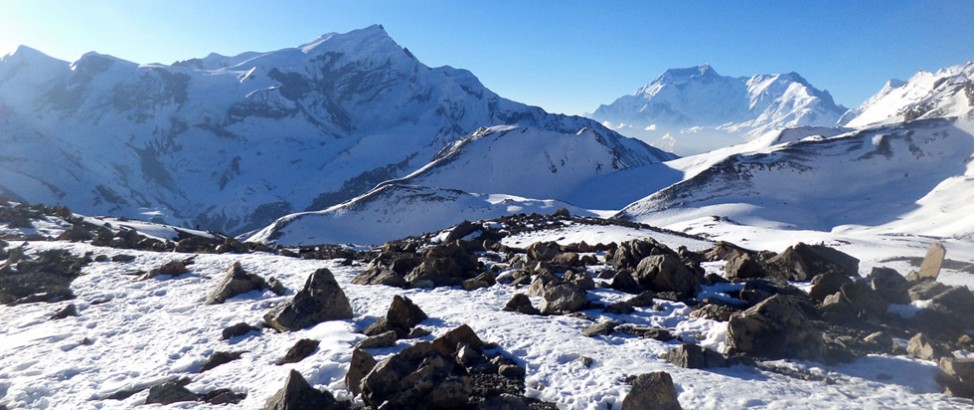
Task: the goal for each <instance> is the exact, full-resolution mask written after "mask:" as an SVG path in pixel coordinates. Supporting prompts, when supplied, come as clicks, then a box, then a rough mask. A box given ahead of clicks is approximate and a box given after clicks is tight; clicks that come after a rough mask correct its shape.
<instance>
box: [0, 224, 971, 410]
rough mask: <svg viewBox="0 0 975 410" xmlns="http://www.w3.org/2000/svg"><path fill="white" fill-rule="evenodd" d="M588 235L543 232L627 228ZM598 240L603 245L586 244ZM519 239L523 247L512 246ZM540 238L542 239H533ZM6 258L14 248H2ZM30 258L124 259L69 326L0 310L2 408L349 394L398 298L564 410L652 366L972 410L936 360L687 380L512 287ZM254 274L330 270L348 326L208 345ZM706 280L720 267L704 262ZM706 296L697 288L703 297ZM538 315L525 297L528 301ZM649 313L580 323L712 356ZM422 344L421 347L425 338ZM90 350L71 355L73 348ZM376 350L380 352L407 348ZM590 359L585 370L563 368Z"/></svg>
mask: <svg viewBox="0 0 975 410" xmlns="http://www.w3.org/2000/svg"><path fill="white" fill-rule="evenodd" d="M595 229H597V230H592V231H588V232H583V230H582V229H581V228H580V229H576V230H573V229H572V228H571V227H570V228H569V229H567V230H566V231H563V232H560V233H555V235H557V237H555V239H558V237H561V236H564V237H565V239H564V240H570V239H568V238H573V240H574V239H575V238H578V239H580V240H586V241H587V242H589V243H597V242H604V241H605V240H607V239H608V238H612V240H618V239H624V238H628V237H630V236H632V235H635V233H634V232H632V231H630V232H625V231H624V230H603V231H598V227H596V228H595ZM599 232H601V233H599ZM650 236H653V237H654V238H656V239H658V240H660V241H662V242H664V243H666V244H668V245H669V246H674V247H676V246H678V245H681V244H683V245H688V246H693V247H699V246H701V245H702V243H700V241H698V243H697V244H694V243H691V242H688V240H687V239H686V238H683V237H679V236H675V235H659V234H653V233H651V234H650ZM513 239H514V240H516V241H517V240H521V241H522V243H524V241H526V240H528V239H529V238H528V237H527V236H523V237H520V239H516V238H513ZM532 239H548V238H532ZM11 245H12V246H17V245H20V243H12V244H11ZM27 246H28V248H29V250H30V252H35V251H39V250H44V249H51V248H63V249H68V250H70V251H71V252H72V253H73V254H76V255H81V254H84V253H86V252H93V253H94V254H95V255H108V256H112V255H116V254H120V253H125V254H130V255H134V256H136V259H135V260H134V261H132V262H129V263H107V262H105V263H99V262H94V263H92V264H90V265H88V266H87V267H86V268H85V269H84V275H83V276H81V277H80V278H78V279H76V280H75V282H74V283H73V285H72V289H73V291H74V293H75V294H76V295H77V299H76V300H74V301H72V303H75V304H76V305H77V307H78V311H79V316H78V317H68V318H66V319H62V320H57V321H49V320H47V319H48V317H49V316H50V315H51V314H53V313H54V312H55V311H57V310H58V309H60V308H61V307H63V306H64V305H65V304H67V303H68V302H59V303H53V304H46V303H34V304H24V305H18V306H4V307H3V308H2V309H0V404H3V405H6V406H7V407H8V408H11V409H21V408H24V409H26V408H32V409H33V408H42V409H43V408H46V409H69V408H70V409H90V408H92V409H93V408H99V409H127V408H133V407H136V406H138V405H140V404H141V403H142V402H143V401H144V400H145V397H146V392H142V393H138V394H135V395H133V396H131V397H129V398H127V399H124V400H101V399H102V398H104V397H106V396H108V395H110V394H112V393H114V392H116V391H119V390H124V389H128V388H132V387H135V386H147V385H150V384H154V383H157V382H160V381H162V380H164V379H168V378H171V377H176V376H189V377H190V378H191V379H192V382H191V383H190V384H189V385H188V386H187V387H188V388H189V389H190V390H191V391H194V392H206V391H210V390H213V389H217V388H230V389H232V390H234V391H236V392H245V393H247V395H248V396H247V398H246V399H245V400H244V401H243V402H241V403H240V405H239V406H240V408H247V409H258V408H261V407H262V406H263V404H264V401H265V400H266V399H267V398H268V397H270V396H271V395H272V394H273V393H274V392H275V391H276V390H278V389H279V388H280V387H281V386H283V383H284V378H285V377H286V375H287V373H288V371H289V369H292V368H294V369H296V370H298V371H299V372H301V373H302V374H303V375H304V376H305V377H306V378H307V379H308V380H309V382H310V383H311V384H313V385H315V386H317V387H319V388H327V389H328V390H329V391H330V392H332V393H333V394H334V395H336V396H337V397H340V398H342V397H348V395H347V393H345V391H344V385H343V383H344V382H343V380H342V379H343V376H344V375H345V372H346V370H347V368H348V363H349V360H350V358H351V352H352V344H353V343H354V342H355V341H356V340H358V339H360V338H362V337H363V336H362V335H360V334H357V333H355V330H356V329H357V328H362V327H364V326H365V325H367V324H369V323H371V321H372V320H374V319H375V318H376V317H378V316H381V315H383V314H384V312H385V310H386V309H387V307H388V306H389V303H390V301H391V300H392V297H393V296H394V295H397V294H403V295H406V296H408V297H409V298H411V299H412V300H413V301H414V302H415V303H416V304H417V305H418V306H420V307H421V308H422V309H423V310H424V311H425V312H426V313H427V314H428V315H429V316H430V319H428V320H426V321H424V322H423V323H421V326H423V327H426V328H428V329H431V330H432V331H433V336H436V335H439V334H442V333H443V332H445V331H447V330H449V329H451V328H453V327H455V326H457V325H460V324H462V323H467V324H468V325H470V326H471V327H472V328H473V329H474V330H475V331H476V332H477V334H478V335H479V336H480V337H481V338H482V339H484V340H486V341H493V342H497V343H498V344H499V345H500V347H501V348H502V349H503V350H504V351H506V352H508V353H510V354H512V355H513V356H515V357H516V358H517V359H518V360H520V361H523V363H524V364H525V366H526V367H527V372H528V373H527V390H528V395H530V396H534V397H537V398H540V399H543V400H547V401H554V402H556V403H558V405H559V406H560V408H565V409H619V408H620V404H621V401H622V398H623V397H624V396H625V395H626V393H627V391H628V389H629V387H628V386H627V385H626V384H624V383H623V379H624V377H625V376H626V375H633V374H640V373H644V372H649V371H656V370H665V371H667V372H670V373H671V374H672V375H673V378H674V382H675V385H676V386H677V391H678V393H679V399H680V402H681V404H682V405H683V406H684V408H688V409H708V408H712V409H718V408H720V409H735V408H768V409H772V408H796V409H822V408H837V409H841V408H850V409H852V408H901V409H915V408H943V409H949V408H970V407H971V403H970V402H964V401H954V400H952V399H949V398H947V397H946V396H944V395H942V394H941V393H940V387H939V386H938V385H937V384H936V383H935V382H934V380H933V376H934V374H935V373H936V371H937V368H936V366H935V364H934V363H931V362H925V361H921V360H915V359H909V358H904V357H893V356H868V357H864V358H861V359H858V360H857V361H855V362H852V363H849V364H843V365H836V366H825V365H821V364H818V363H813V362H784V361H783V362H776V363H773V364H774V365H777V366H783V367H788V368H794V369H800V370H803V371H804V372H807V373H810V374H814V375H819V376H823V378H828V379H829V380H830V381H831V382H830V383H825V382H823V381H807V380H799V379H796V378H792V377H789V376H785V375H782V374H779V373H775V372H767V371H761V370H758V369H756V368H753V367H744V366H735V367H731V368H724V369H708V370H692V369H683V368H678V367H675V366H672V365H670V364H667V363H666V362H665V361H663V360H661V359H659V358H658V356H659V355H660V354H662V353H664V352H666V351H667V350H669V349H671V348H674V347H675V346H676V344H677V343H678V342H676V341H673V342H666V343H665V342H660V341H656V340H653V339H642V338H636V337H631V336H622V335H619V334H614V335H612V336H600V337H596V338H589V337H585V336H583V335H582V333H581V330H582V329H583V328H584V327H586V326H587V325H588V324H590V323H591V322H588V321H586V320H583V319H578V318H574V317H571V316H529V315H523V314H518V313H513V312H503V311H501V309H500V308H501V307H502V306H503V305H504V304H505V303H506V301H507V300H509V299H510V297H511V296H512V295H513V294H514V293H516V292H518V290H517V289H515V288H513V287H510V286H506V285H501V284H498V285H494V286H491V287H488V288H482V289H478V290H474V291H470V292H468V291H464V290H460V289H457V288H438V289H434V290H403V289H399V288H392V287H385V286H360V285H354V284H351V283H350V280H351V278H352V276H353V275H355V274H356V273H357V272H359V271H360V269H362V267H361V266H341V265H340V264H339V263H338V262H337V261H333V262H328V261H317V260H302V259H297V258H288V257H282V256H275V255H270V254H249V255H205V254H201V255H197V256H196V258H195V263H194V264H193V265H191V266H190V271H191V273H189V274H185V275H182V276H179V277H174V278H170V277H158V278H155V279H149V280H145V281H138V280H136V277H134V276H129V275H126V273H129V272H132V271H136V270H149V269H152V268H154V267H157V266H159V265H161V264H163V263H165V262H168V261H171V260H178V259H183V258H186V257H187V256H188V255H186V254H175V253H154V252H141V251H123V250H116V249H111V248H99V247H93V246H90V245H87V244H79V243H65V242H32V243H30V244H29V245H27ZM237 261H239V262H241V264H242V265H243V267H244V268H245V269H246V270H248V271H251V272H253V273H257V274H259V275H262V276H264V277H269V276H274V277H276V278H278V279H280V280H281V281H282V282H284V284H285V285H286V286H288V287H289V288H290V289H296V288H299V287H300V286H301V284H302V283H303V282H304V280H305V278H306V277H307V275H308V274H310V273H311V272H312V271H314V270H316V269H318V268H321V267H328V268H329V269H331V270H332V272H333V273H334V274H335V276H336V279H337V280H338V282H339V283H340V285H341V286H342V288H343V289H344V290H345V292H346V294H347V295H348V296H349V299H350V301H351V303H352V306H353V309H354V311H355V317H354V318H353V319H352V320H346V321H332V322H325V323H322V324H319V325H316V326H313V327H310V328H307V329H304V330H301V331H297V332H291V333H283V334H275V333H273V332H271V331H269V330H265V331H264V333H263V334H260V335H258V334H256V333H251V334H249V335H246V336H242V337H236V338H232V339H230V340H221V339H220V334H221V331H222V329H224V328H225V327H228V326H230V325H232V324H235V323H238V322H241V321H244V322H247V323H250V324H255V325H256V324H258V323H259V322H260V321H261V317H262V315H263V314H264V313H265V312H266V311H267V310H268V309H269V308H270V307H271V306H273V305H275V304H278V303H281V302H283V301H284V300H286V299H287V298H288V297H289V296H275V295H274V294H273V293H270V292H264V293H259V292H256V291H255V292H251V293H247V294H244V295H241V296H238V297H235V298H232V299H231V300H229V301H228V302H227V303H225V304H222V305H204V304H203V298H204V297H205V296H206V294H207V293H208V292H210V291H211V290H212V289H213V288H214V287H215V286H216V284H217V282H218V281H219V280H220V278H221V276H222V272H223V271H224V270H225V269H226V268H227V267H229V266H230V265H231V264H233V263H234V262H237ZM706 268H707V269H708V270H711V271H715V270H717V269H720V268H719V266H717V265H715V264H709V265H707V266H706ZM707 290H708V289H705V291H707ZM625 297H626V295H624V294H621V293H618V292H615V291H611V290H597V291H593V292H590V298H593V299H598V300H601V301H605V302H614V301H618V300H622V299H624V298H625ZM534 302H535V303H536V304H537V303H538V302H539V301H538V300H535V301H534ZM658 303H659V304H660V305H661V306H662V309H661V310H660V311H654V310H651V309H649V308H638V309H637V312H636V313H634V314H632V315H627V316H625V317H622V316H621V317H616V316H615V315H607V314H603V313H602V311H601V310H590V311H586V312H585V313H587V314H588V315H591V316H593V317H596V318H597V319H598V320H607V319H615V320H624V321H627V322H631V323H637V324H647V325H650V324H652V325H658V326H662V327H666V328H669V329H670V330H671V331H672V332H673V333H674V334H675V335H679V336H681V337H683V338H685V339H687V340H699V341H701V342H702V344H704V345H705V346H708V347H711V348H717V349H720V348H721V347H722V346H723V343H724V337H725V336H724V335H725V330H726V324H724V323H720V322H714V321H710V320H707V319H690V318H689V317H688V313H689V311H690V309H689V308H688V307H687V306H685V305H683V304H681V303H677V302H669V301H663V300H658ZM431 337H432V336H429V337H427V338H428V339H429V338H431ZM301 338H313V339H318V340H321V341H322V342H321V345H320V347H319V350H318V351H317V352H316V353H315V354H313V355H312V356H310V357H308V358H306V359H305V360H303V361H301V362H299V363H296V364H288V365H283V366H276V365H275V364H274V361H276V360H277V359H278V358H280V357H282V356H283V355H284V353H285V352H286V351H287V349H288V348H289V347H290V346H291V345H292V344H294V342H295V341H297V340H299V339H301ZM86 339H87V340H88V341H89V342H90V343H88V344H85V343H82V341H84V340H86ZM407 343H408V342H407V341H400V342H398V345H397V346H396V347H394V348H388V349H377V350H373V351H372V353H373V354H375V355H378V356H382V355H386V354H390V353H392V352H395V351H397V350H399V349H401V348H402V347H404V346H406V344H407ZM216 351H243V352H245V353H244V354H243V356H242V358H241V359H240V360H236V361H232V362H230V363H227V364H224V365H221V366H219V367H216V368H214V369H212V370H209V371H207V372H205V373H199V374H197V373H194V372H195V371H196V370H197V369H198V368H199V366H200V365H201V364H202V363H203V362H204V361H205V360H206V359H207V357H209V355H210V354H212V353H213V352H216ZM582 356H586V357H589V358H591V359H593V365H592V366H591V367H589V368H587V367H585V366H583V365H582V364H581V363H580V362H578V361H576V359H578V358H580V357H582ZM169 408H185V409H188V408H194V409H205V408H223V407H221V406H212V405H209V404H205V403H192V402H186V403H177V404H173V405H170V406H169Z"/></svg>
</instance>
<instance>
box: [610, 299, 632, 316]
mask: <svg viewBox="0 0 975 410" xmlns="http://www.w3.org/2000/svg"><path fill="white" fill-rule="evenodd" d="M603 311H605V312H606V313H612V314H615V315H628V314H630V313H633V312H635V311H636V309H634V308H633V306H630V304H629V303H626V302H615V303H612V304H610V305H609V306H606V308H605V309H603Z"/></svg>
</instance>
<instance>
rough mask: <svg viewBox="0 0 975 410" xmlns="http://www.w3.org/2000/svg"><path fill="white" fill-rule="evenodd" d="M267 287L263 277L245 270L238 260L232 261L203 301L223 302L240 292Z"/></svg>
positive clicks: (211, 302)
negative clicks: (215, 286)
mask: <svg viewBox="0 0 975 410" xmlns="http://www.w3.org/2000/svg"><path fill="white" fill-rule="evenodd" d="M267 288H268V284H267V282H265V281H264V278H262V277H260V276H258V275H255V274H253V273H250V272H247V271H245V270H244V268H243V266H241V265H240V262H234V264H233V265H232V266H230V268H228V269H227V270H226V272H225V273H224V276H223V279H221V280H220V283H219V284H218V285H217V288H216V289H214V290H213V292H210V294H209V295H207V297H206V300H205V301H204V302H203V303H205V304H207V305H215V304H218V303H223V302H225V301H226V300H227V299H230V298H232V297H234V296H237V295H239V294H241V293H247V292H250V291H252V290H261V289H267Z"/></svg>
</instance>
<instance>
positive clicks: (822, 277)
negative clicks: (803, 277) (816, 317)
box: [809, 273, 853, 303]
mask: <svg viewBox="0 0 975 410" xmlns="http://www.w3.org/2000/svg"><path fill="white" fill-rule="evenodd" d="M811 283H812V287H811V288H809V298H810V299H812V300H813V301H814V302H817V303H822V302H823V299H826V297H827V296H829V295H832V294H834V293H836V292H839V291H840V288H841V287H842V286H843V285H846V284H848V283H853V280H852V279H850V277H849V276H846V275H843V274H839V273H828V274H823V273H820V274H818V275H816V276H813V278H812V281H811Z"/></svg>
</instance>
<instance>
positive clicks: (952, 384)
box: [935, 357, 973, 400]
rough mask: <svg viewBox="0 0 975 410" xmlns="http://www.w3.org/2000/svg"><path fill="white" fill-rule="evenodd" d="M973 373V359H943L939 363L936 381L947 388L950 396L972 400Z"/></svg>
mask: <svg viewBox="0 0 975 410" xmlns="http://www.w3.org/2000/svg"><path fill="white" fill-rule="evenodd" d="M972 373H973V362H972V358H970V357H968V358H957V357H942V358H941V360H939V361H938V375H937V376H936V378H935V380H937V381H938V383H940V384H941V385H942V386H943V387H944V388H945V394H947V395H948V396H951V397H963V398H966V399H969V400H971V399H972V385H973V377H972Z"/></svg>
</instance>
